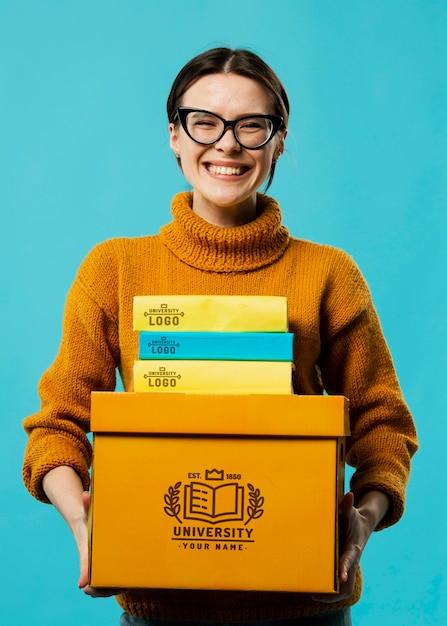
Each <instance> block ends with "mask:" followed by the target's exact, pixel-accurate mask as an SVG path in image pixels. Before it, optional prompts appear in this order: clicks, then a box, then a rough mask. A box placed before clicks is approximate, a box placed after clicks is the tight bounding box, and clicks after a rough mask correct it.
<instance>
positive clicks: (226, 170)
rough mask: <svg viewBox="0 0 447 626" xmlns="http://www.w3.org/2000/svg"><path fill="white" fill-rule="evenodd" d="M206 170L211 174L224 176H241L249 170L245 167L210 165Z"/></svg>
mask: <svg viewBox="0 0 447 626" xmlns="http://www.w3.org/2000/svg"><path fill="white" fill-rule="evenodd" d="M206 169H207V170H208V172H210V174H221V175H223V176H241V174H243V173H244V172H245V171H246V169H247V168H245V167H224V166H223V165H211V164H208V165H207V166H206Z"/></svg>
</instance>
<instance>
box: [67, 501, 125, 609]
mask: <svg viewBox="0 0 447 626" xmlns="http://www.w3.org/2000/svg"><path fill="white" fill-rule="evenodd" d="M90 499H91V496H90V494H89V493H88V491H84V492H83V494H82V503H83V505H84V518H83V520H82V523H81V524H80V525H79V528H78V530H77V533H76V534H75V533H73V534H74V536H75V541H76V545H77V547H78V552H79V565H80V574H79V582H78V587H79V589H82V591H83V592H84V593H85V594H86V595H88V596H90V597H91V598H108V597H110V596H116V595H118V594H120V593H124V592H125V591H126V590H125V589H120V588H116V587H91V586H90V585H89V584H88V510H89V508H90Z"/></svg>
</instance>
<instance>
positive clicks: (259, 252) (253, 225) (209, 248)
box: [160, 192, 290, 273]
mask: <svg viewBox="0 0 447 626" xmlns="http://www.w3.org/2000/svg"><path fill="white" fill-rule="evenodd" d="M258 213H259V215H258V217H257V218H256V219H255V220H253V221H252V222H249V223H248V224H244V225H243V226H234V227H232V228H222V227H220V226H215V225H214V224H209V223H208V222H207V221H205V220H204V219H202V218H201V217H199V216H198V215H196V214H195V213H194V211H193V210H192V193H191V192H183V193H179V194H177V195H176V196H174V198H173V200H172V215H173V216H174V220H173V221H172V222H170V223H169V224H167V225H166V226H163V227H162V228H161V230H160V236H161V239H162V241H163V243H164V244H165V245H166V247H167V248H169V250H171V252H172V253H173V254H175V256H176V257H178V258H179V259H180V260H181V261H183V262H184V263H187V264H188V265H190V266H192V267H195V268H197V269H200V270H206V271H210V272H228V273H230V272H246V271H248V270H253V269H258V268H260V267H263V266H265V265H270V264H271V263H273V262H274V261H276V260H277V259H278V258H279V257H280V256H281V255H282V254H283V253H284V251H285V249H286V248H287V246H288V244H289V239H290V237H289V232H288V230H287V229H286V228H285V227H284V226H282V224H281V210H280V208H279V205H278V203H277V202H276V200H274V199H273V198H270V197H269V196H265V195H262V194H258Z"/></svg>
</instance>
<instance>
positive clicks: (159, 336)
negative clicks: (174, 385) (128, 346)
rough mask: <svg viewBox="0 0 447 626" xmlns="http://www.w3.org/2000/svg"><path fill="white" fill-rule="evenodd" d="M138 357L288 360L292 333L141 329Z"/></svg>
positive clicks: (291, 349) (291, 354) (291, 345)
mask: <svg viewBox="0 0 447 626" xmlns="http://www.w3.org/2000/svg"><path fill="white" fill-rule="evenodd" d="M138 358H139V359H142V360H146V359H192V360H229V361H232V360H235V361H289V362H291V361H292V360H293V334H292V333H231V332H228V333H214V332H210V333H197V332H184V333H175V332H174V333H157V332H146V331H142V332H140V335H139V353H138Z"/></svg>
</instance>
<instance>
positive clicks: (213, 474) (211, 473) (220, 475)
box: [205, 468, 224, 480]
mask: <svg viewBox="0 0 447 626" xmlns="http://www.w3.org/2000/svg"><path fill="white" fill-rule="evenodd" d="M223 479H224V471H223V470H217V469H216V468H214V469H212V470H205V480H223Z"/></svg>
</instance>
